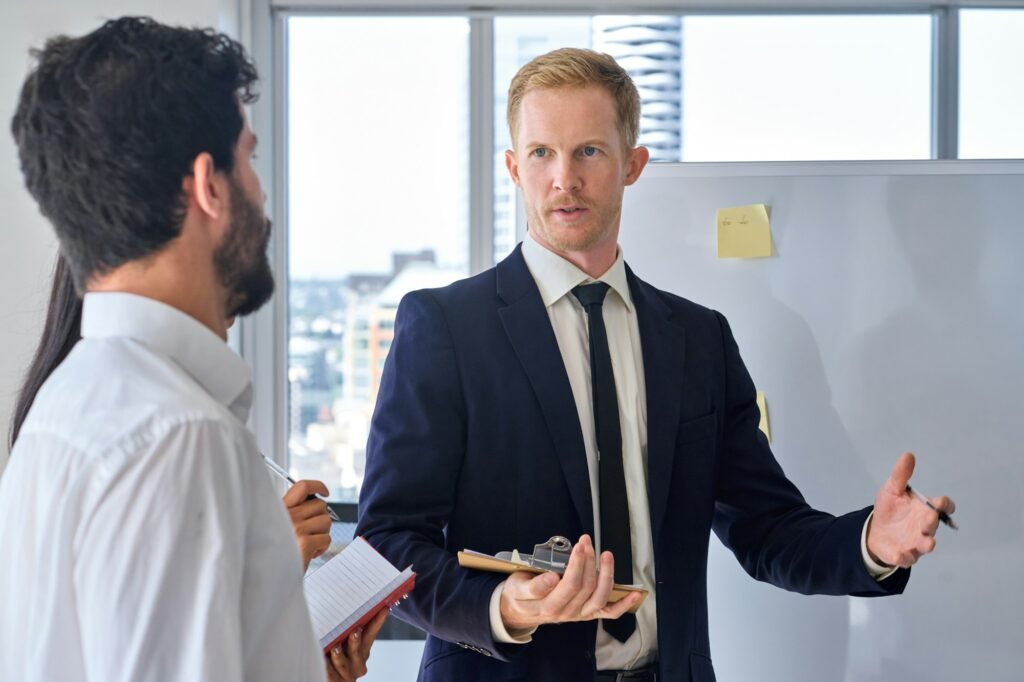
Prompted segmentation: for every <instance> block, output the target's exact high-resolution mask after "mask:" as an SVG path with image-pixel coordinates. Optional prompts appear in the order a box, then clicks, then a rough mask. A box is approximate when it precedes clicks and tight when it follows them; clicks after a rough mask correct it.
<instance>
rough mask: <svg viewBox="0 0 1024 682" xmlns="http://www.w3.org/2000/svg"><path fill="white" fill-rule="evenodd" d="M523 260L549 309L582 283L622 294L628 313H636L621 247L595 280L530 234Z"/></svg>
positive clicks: (525, 240)
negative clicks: (605, 286)
mask: <svg viewBox="0 0 1024 682" xmlns="http://www.w3.org/2000/svg"><path fill="white" fill-rule="evenodd" d="M523 260H525V261H526V267H527V268H528V269H529V270H530V274H531V275H532V276H533V279H534V281H535V282H536V283H537V288H538V289H539V290H540V297H541V300H543V301H544V307H546V308H550V307H551V306H552V305H554V304H555V302H556V301H558V300H559V299H560V298H562V297H563V296H565V295H566V294H568V293H569V292H570V291H572V290H573V287H575V286H577V285H579V284H587V283H591V282H604V283H605V284H607V285H608V286H610V287H611V288H612V289H613V290H615V292H616V293H618V295H619V298H621V299H622V301H623V303H625V304H626V311H627V312H633V296H632V294H630V291H629V281H628V280H627V279H626V262H625V260H624V259H623V257H622V248H621V247H619V249H618V253H617V254H616V256H615V262H614V263H613V264H612V266H611V267H610V268H608V270H607V272H605V273H604V274H603V275H601V276H600V277H598V278H597V279H593V278H591V277H590V275H588V274H587V273H585V272H583V271H582V270H580V269H579V268H578V267H576V266H575V265H573V264H572V263H570V262H569V261H567V260H566V259H564V258H562V257H561V256H559V255H558V254H556V253H554V252H553V251H549V250H548V249H546V248H545V247H543V246H541V245H540V244H539V243H538V242H537V240H536V239H534V238H533V235H532V234H530V233H527V235H526V238H525V239H523Z"/></svg>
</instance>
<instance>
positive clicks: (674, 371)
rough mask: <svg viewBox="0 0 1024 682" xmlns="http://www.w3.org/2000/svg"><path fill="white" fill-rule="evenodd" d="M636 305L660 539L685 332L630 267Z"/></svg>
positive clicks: (651, 493) (650, 493) (652, 499)
mask: <svg viewBox="0 0 1024 682" xmlns="http://www.w3.org/2000/svg"><path fill="white" fill-rule="evenodd" d="M626 276H627V279H628V280H629V290H630V293H632V295H633V304H634V306H635V307H636V315H637V323H638V324H639V327H640V346H641V349H642V352H643V365H644V383H645V384H646V396H647V498H648V505H649V507H650V514H651V531H652V533H653V535H654V538H655V543H657V538H658V537H659V535H660V533H661V526H662V522H663V521H664V517H665V505H666V503H667V501H668V491H669V484H670V482H671V480H672V465H673V462H674V460H675V454H676V443H675V439H676V434H677V432H678V430H679V429H678V426H679V414H680V409H681V402H682V384H683V365H684V358H685V347H686V333H685V331H684V330H683V328H682V327H680V326H678V325H676V324H675V323H674V322H672V320H671V309H670V308H669V307H668V306H667V305H666V304H665V302H664V301H662V300H661V298H660V297H659V296H658V293H657V291H656V290H655V289H654V288H653V287H651V286H650V285H649V284H647V283H645V282H643V281H641V280H640V279H638V278H637V277H636V275H634V274H633V271H632V270H630V269H629V267H628V266H627V268H626Z"/></svg>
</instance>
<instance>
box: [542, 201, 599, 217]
mask: <svg viewBox="0 0 1024 682" xmlns="http://www.w3.org/2000/svg"><path fill="white" fill-rule="evenodd" d="M563 208H587V209H591V208H593V205H592V204H591V203H590V202H589V201H587V200H586V199H578V198H577V199H571V200H570V199H558V200H555V201H548V202H546V203H545V204H544V212H545V213H551V212H552V211H557V210H559V209H563Z"/></svg>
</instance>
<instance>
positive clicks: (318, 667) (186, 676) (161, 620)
mask: <svg viewBox="0 0 1024 682" xmlns="http://www.w3.org/2000/svg"><path fill="white" fill-rule="evenodd" d="M82 336H83V339H82V340H81V341H80V342H79V343H78V344H77V345H76V346H75V348H74V350H72V352H71V354H70V355H69V356H68V358H67V359H66V360H65V361H64V363H62V364H61V366H60V367H58V368H57V370H56V371H55V372H54V373H53V375H52V376H51V377H50V378H49V380H48V381H47V382H46V383H45V384H44V385H43V387H42V389H41V390H40V392H39V394H38V396H37V397H36V399H35V403H34V404H33V406H32V409H31V411H30V412H29V415H28V418H27V419H26V421H25V424H24V426H23V428H22V430H21V435H20V437H19V438H18V442H17V444H16V445H15V447H14V449H13V451H12V452H11V457H10V461H9V464H8V466H7V469H6V471H5V472H4V474H3V478H2V479H0V557H2V559H0V679H2V680H12V681H13V680H18V681H19V682H22V681H26V680H68V681H74V680H95V681H97V682H117V681H119V680H125V681H128V680H183V681H184V680H187V681H189V682H193V681H198V680H216V681H217V682H229V681H232V680H256V681H259V680H266V681H267V682H270V681H273V682H279V681H280V680H318V681H322V680H324V679H325V677H326V668H325V663H324V659H323V657H322V655H321V654H320V652H319V648H318V646H317V643H316V640H315V638H314V637H313V632H312V626H311V624H310V619H309V613H308V610H307V607H306V602H305V599H304V597H303V592H302V575H303V571H302V562H301V559H300V557H299V552H298V548H297V545H296V542H295V539H294V537H293V535H292V529H291V526H290V524H289V521H288V517H287V514H286V512H285V509H284V506H283V505H282V504H281V501H280V500H279V499H278V498H277V497H276V495H275V494H274V491H273V490H272V487H271V482H270V479H269V477H268V476H267V473H266V471H265V469H264V465H263V463H262V460H261V458H260V455H259V452H258V450H257V448H256V444H255V441H254V439H253V436H252V434H251V432H250V431H249V430H248V429H247V428H246V427H245V425H244V421H245V419H246V418H247V415H248V411H249V407H250V404H251V397H252V387H251V383H250V373H249V370H248V368H247V366H246V365H245V363H244V362H242V360H241V358H239V357H238V356H237V355H236V354H235V353H234V352H233V351H231V349H230V348H228V347H227V345H226V344H225V343H224V342H223V341H222V340H221V339H220V338H219V337H218V336H216V335H215V334H214V333H213V332H212V331H210V330H209V329H208V328H206V327H205V326H203V325H201V324H200V323H199V322H197V321H196V320H194V319H193V318H191V317H189V316H188V315H185V314H184V313H182V312H180V311H178V310H176V309H174V308H171V307H169V306H167V305H164V304H162V303H159V302H156V301H153V300H151V299H147V298H143V297H140V296H134V295H131V294H123V293H97V294H88V295H87V296H86V297H85V301H84V310H83V316H82Z"/></svg>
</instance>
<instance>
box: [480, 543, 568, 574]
mask: <svg viewBox="0 0 1024 682" xmlns="http://www.w3.org/2000/svg"><path fill="white" fill-rule="evenodd" d="M571 554H572V543H571V542H569V538H566V537H563V536H561V535H552V536H551V537H550V538H548V541H547V542H544V543H542V544H539V545H534V546H533V554H520V553H519V551H518V550H515V549H513V550H512V551H511V552H498V553H497V554H495V555H494V558H496V559H503V560H505V561H511V562H512V563H515V564H523V565H524V566H532V567H534V568H539V569H542V570H545V571H554V572H555V573H559V574H561V573H564V572H565V567H566V566H567V565H568V564H569V556H570V555H571Z"/></svg>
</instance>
